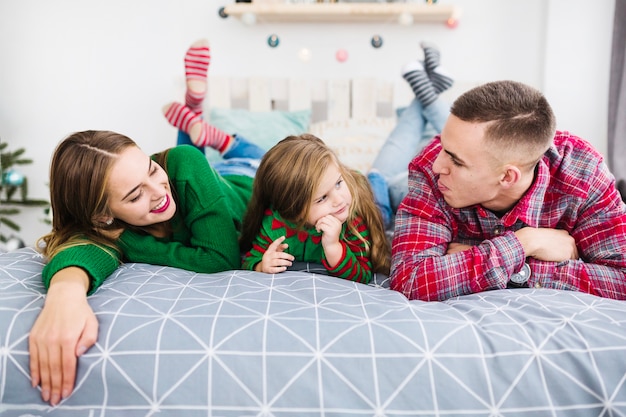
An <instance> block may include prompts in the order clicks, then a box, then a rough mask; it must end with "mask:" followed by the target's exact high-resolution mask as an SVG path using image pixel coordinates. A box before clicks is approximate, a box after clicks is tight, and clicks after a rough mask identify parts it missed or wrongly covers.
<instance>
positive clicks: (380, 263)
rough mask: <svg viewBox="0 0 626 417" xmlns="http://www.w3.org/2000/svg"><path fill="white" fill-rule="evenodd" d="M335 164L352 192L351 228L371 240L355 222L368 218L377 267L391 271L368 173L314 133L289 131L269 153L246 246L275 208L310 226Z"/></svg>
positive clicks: (246, 227) (258, 179)
mask: <svg viewBox="0 0 626 417" xmlns="http://www.w3.org/2000/svg"><path fill="white" fill-rule="evenodd" d="M331 164H335V165H336V166H337V167H338V168H339V171H340V172H341V175H342V177H343V179H344V181H345V182H346V185H347V186H348V189H349V190H350V193H351V194H352V204H351V207H350V214H349V216H348V220H347V224H348V227H349V228H350V230H351V232H352V233H354V234H355V235H356V236H359V237H360V238H361V239H362V240H363V241H365V239H363V238H362V237H361V235H360V234H359V233H358V232H357V230H355V229H354V227H353V226H352V223H353V221H354V219H355V218H356V217H357V216H360V217H361V218H362V219H363V220H364V222H365V224H367V228H368V229H369V232H370V236H371V247H370V248H369V255H370V259H371V261H372V266H373V270H374V271H376V272H380V273H384V274H388V273H389V264H390V249H389V242H388V240H387V238H386V236H385V231H384V227H383V221H382V216H381V214H380V211H379V209H378V207H377V206H376V204H375V203H374V196H373V193H372V190H371V188H370V186H369V183H368V181H367V178H365V176H364V175H363V174H361V173H360V172H358V171H353V170H350V169H348V168H347V167H346V166H344V165H343V164H342V163H341V162H340V161H339V159H338V158H337V156H336V155H335V153H334V152H333V151H332V150H331V149H330V148H329V147H328V146H326V144H325V143H324V142H323V141H322V140H321V139H319V138H318V137H316V136H313V135H310V134H303V135H299V136H288V137H286V138H285V139H283V140H281V141H280V142H278V143H277V144H276V145H275V146H274V147H272V149H270V150H269V151H268V152H267V153H266V154H265V155H264V156H263V159H262V160H261V164H260V165H259V169H258V170H257V173H256V176H255V179H254V187H253V192H252V198H251V200H250V203H249V205H248V210H247V212H246V215H245V217H244V222H243V226H242V233H241V248H242V250H243V251H247V250H249V249H250V247H251V245H252V242H253V240H254V239H255V238H256V236H257V235H258V233H259V231H260V230H261V223H262V222H263V217H264V215H265V211H266V209H268V208H270V207H271V208H272V209H274V210H276V211H277V212H278V213H280V215H281V216H282V217H283V219H285V220H287V221H290V222H293V223H295V224H296V225H297V226H298V227H301V228H304V227H305V226H306V220H307V218H308V215H309V210H310V208H311V201H312V199H313V193H314V192H315V190H316V189H317V187H318V185H319V182H320V179H321V178H322V176H323V174H324V172H325V171H326V169H327V168H328V167H329V166H330V165H331Z"/></svg>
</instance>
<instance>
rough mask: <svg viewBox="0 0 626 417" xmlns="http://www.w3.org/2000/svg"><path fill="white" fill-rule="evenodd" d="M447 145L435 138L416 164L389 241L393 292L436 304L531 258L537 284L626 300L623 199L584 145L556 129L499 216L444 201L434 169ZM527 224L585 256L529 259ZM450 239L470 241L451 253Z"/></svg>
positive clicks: (492, 281) (479, 287) (491, 283)
mask: <svg viewBox="0 0 626 417" xmlns="http://www.w3.org/2000/svg"><path fill="white" fill-rule="evenodd" d="M440 151H441V144H440V141H439V137H437V138H435V140H433V142H432V143H430V144H429V145H428V146H427V147H426V148H425V149H424V150H423V151H422V152H421V153H420V155H418V156H417V157H415V158H414V159H413V161H411V163H410V164H409V193H408V195H407V196H406V197H405V199H404V201H403V202H402V204H401V205H400V207H399V208H398V214H397V217H396V227H395V233H394V238H393V244H392V260H391V288H392V289H394V290H397V291H400V292H402V293H404V294H405V295H406V296H407V297H408V298H410V299H421V300H427V301H429V300H444V299H447V298H450V297H454V296H458V295H463V294H470V293H476V292H480V291H485V290H492V289H498V288H505V287H506V286H507V283H508V280H509V277H510V276H511V274H513V273H515V272H518V271H519V270H520V269H521V268H522V266H523V265H524V262H527V263H528V264H529V266H530V268H531V271H532V273H531V277H530V279H529V281H528V283H529V286H531V287H536V288H539V287H545V288H556V289H565V290H577V291H583V292H588V293H591V294H595V295H599V296H602V297H608V298H616V299H626V206H625V205H624V203H623V202H622V200H621V198H620V195H619V193H618V192H617V191H616V188H615V178H614V177H613V175H612V174H611V173H610V172H609V170H608V168H607V166H606V164H605V163H604V162H603V158H602V156H601V155H600V154H599V153H598V152H597V151H595V150H594V149H593V148H592V147H591V146H590V145H589V144H588V143H587V142H585V141H584V140H582V139H580V138H578V137H576V136H573V135H571V134H569V133H568V132H557V134H556V136H555V138H554V145H553V146H552V147H551V148H550V149H549V150H548V151H547V152H546V154H545V156H544V157H543V159H542V160H541V161H540V162H539V165H538V168H537V171H536V178H535V181H534V183H533V184H532V185H531V187H530V188H529V189H528V191H527V192H526V194H525V195H524V196H523V197H522V199H521V200H520V201H519V202H518V203H517V204H516V205H515V206H514V207H513V208H512V209H511V210H510V211H509V212H507V213H506V214H505V215H504V216H502V217H500V218H499V217H497V216H496V215H495V214H494V213H492V212H490V211H489V210H486V209H484V208H483V207H481V206H472V207H467V208H463V209H455V208H452V207H450V206H449V205H448V204H447V203H446V202H445V200H444V198H443V195H442V194H441V192H440V191H439V189H438V188H437V178H438V176H437V175H435V173H434V172H433V170H432V166H433V162H434V161H435V159H436V158H437V155H438V154H439V152H440ZM522 227H542V228H553V229H564V230H567V231H568V232H569V234H570V235H571V236H572V237H573V238H574V239H575V241H576V245H577V247H578V253H579V256H580V259H578V260H570V261H565V262H548V261H541V260H537V259H532V258H528V259H526V258H525V254H524V251H523V249H522V246H521V244H520V242H519V240H518V239H517V237H516V236H515V234H514V232H515V231H516V230H518V229H520V228H522ZM451 242H458V243H463V244H467V245H472V246H473V247H472V249H471V250H466V251H463V252H459V253H455V254H450V255H446V250H447V248H448V244H449V243H451Z"/></svg>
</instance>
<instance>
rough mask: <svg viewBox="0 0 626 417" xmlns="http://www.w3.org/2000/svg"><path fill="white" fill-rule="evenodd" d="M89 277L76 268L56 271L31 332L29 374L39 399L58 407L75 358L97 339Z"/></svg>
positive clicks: (70, 384) (67, 387) (66, 393)
mask: <svg viewBox="0 0 626 417" xmlns="http://www.w3.org/2000/svg"><path fill="white" fill-rule="evenodd" d="M88 288H89V277H88V276H87V273H86V272H85V271H84V270H83V269H81V268H77V267H69V268H65V269H62V270H61V271H59V272H57V273H56V274H55V275H54V277H53V278H52V281H51V282H50V288H49V289H48V294H47V295H46V301H45V304H44V307H43V309H42V310H41V313H40V314H39V317H37V320H36V321H35V324H34V325H33V328H32V329H31V331H30V336H29V339H28V348H29V352H30V375H31V379H32V385H33V387H36V386H37V385H41V398H42V399H43V400H44V401H46V402H48V401H49V402H50V404H51V405H53V406H54V405H57V404H58V403H59V402H60V401H61V399H62V398H65V397H67V396H69V395H70V394H71V393H72V390H73V389H74V382H75V378H76V365H77V358H78V357H79V356H80V355H82V354H83V353H85V352H86V351H87V349H89V348H90V347H91V346H92V345H93V344H94V343H95V342H96V339H97V337H98V320H97V319H96V316H95V314H94V312H93V310H92V309H91V307H90V306H89V304H88V303H87V296H86V294H87V290H88Z"/></svg>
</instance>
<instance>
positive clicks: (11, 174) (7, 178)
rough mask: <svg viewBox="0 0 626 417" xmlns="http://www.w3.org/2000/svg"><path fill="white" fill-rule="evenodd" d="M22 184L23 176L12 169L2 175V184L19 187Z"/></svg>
mask: <svg viewBox="0 0 626 417" xmlns="http://www.w3.org/2000/svg"><path fill="white" fill-rule="evenodd" d="M23 182H24V174H22V173H20V172H18V171H16V170H14V169H13V168H9V169H7V170H6V171H5V172H4V174H2V184H5V185H10V186H12V187H19V186H20V185H22V183H23Z"/></svg>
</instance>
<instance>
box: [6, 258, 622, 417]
mask: <svg viewBox="0 0 626 417" xmlns="http://www.w3.org/2000/svg"><path fill="white" fill-rule="evenodd" d="M42 266H43V259H42V258H41V256H40V255H38V254H37V253H36V252H34V251H33V250H32V249H28V248H26V249H22V250H19V251H16V252H13V253H6V254H1V255H0V346H1V348H0V414H2V416H3V417H5V416H6V417H11V416H22V415H43V414H45V415H46V416H63V417H67V416H69V417H74V416H86V415H98V416H104V417H107V416H117V415H124V416H172V417H173V416H176V417H195V416H242V415H245V416H252V415H254V416H277V417H278V416H280V417H287V416H289V417H291V416H321V415H323V416H344V415H351V416H402V415H404V416H406V415H420V416H449V415H463V416H485V415H491V416H504V415H507V416H508V415H523V416H537V417H539V416H545V415H555V416H572V415H580V416H590V415H593V416H596V415H597V416H600V415H616V416H617V415H626V361H624V354H625V352H626V303H624V302H621V301H614V300H608V299H602V298H599V297H595V296H592V295H588V294H581V293H576V292H566V291H553V290H536V289H519V290H502V291H491V292H486V293H482V294H475V295H471V296H465V297H458V298H456V299H452V300H448V301H446V302H432V303H426V302H421V301H408V300H407V299H406V298H405V297H404V296H403V295H401V294H400V293H397V292H394V291H391V290H388V289H384V288H378V287H375V286H366V285H362V284H358V283H353V282H349V281H345V280H341V279H338V278H332V277H328V276H323V275H316V274H312V273H305V272H291V271H289V272H285V273H282V274H278V275H269V274H261V273H255V272H250V271H226V272H223V273H218V274H211V275H207V274H196V273H193V272H188V271H183V270H179V269H174V268H167V267H162V266H153V265H144V264H126V265H123V266H121V267H120V268H119V269H118V270H117V271H116V272H115V273H114V275H112V276H111V277H110V278H109V279H108V280H107V281H106V282H105V284H104V285H103V286H102V287H101V288H100V289H99V290H98V291H97V292H96V293H95V294H94V295H92V296H91V297H89V303H90V305H91V306H92V307H93V309H94V311H95V312H96V315H97V317H98V320H99V323H100V329H99V337H98V342H97V343H96V345H95V346H93V347H92V348H91V349H90V350H89V351H88V352H87V353H86V354H85V355H84V356H83V357H81V358H80V360H79V367H78V375H77V382H76V388H75V391H74V393H73V394H72V395H71V396H70V397H69V398H67V399H65V400H64V401H62V402H61V404H59V405H58V406H57V407H55V408H50V407H47V406H46V404H44V403H43V402H41V400H40V398H39V397H40V394H39V391H38V390H37V389H33V388H31V387H30V379H29V364H28V332H29V330H30V327H31V326H32V323H33V322H34V320H35V319H36V317H37V315H38V314H39V311H40V309H41V306H42V305H43V301H44V289H43V286H42V284H41V276H40V272H41V268H42Z"/></svg>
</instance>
